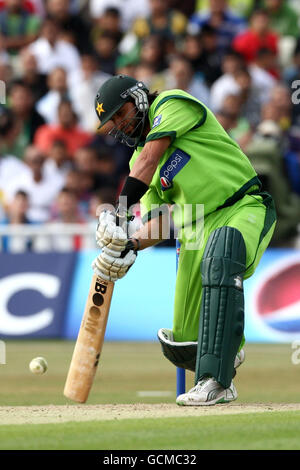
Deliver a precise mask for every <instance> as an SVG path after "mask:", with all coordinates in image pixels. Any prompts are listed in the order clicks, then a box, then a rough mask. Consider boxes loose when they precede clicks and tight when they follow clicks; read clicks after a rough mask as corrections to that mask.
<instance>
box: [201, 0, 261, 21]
mask: <svg viewBox="0 0 300 470" xmlns="http://www.w3.org/2000/svg"><path fill="white" fill-rule="evenodd" d="M258 1H259V0H228V7H229V9H230V10H231V11H232V12H233V13H234V14H235V15H238V16H239V17H241V18H245V19H246V18H248V17H249V15H250V14H251V12H252V10H253V9H254V7H255V5H256V4H257V2H258ZM208 7H209V0H198V1H197V3H196V10H197V12H198V13H199V14H200V13H201V14H203V13H205V12H206V10H207V9H208Z"/></svg>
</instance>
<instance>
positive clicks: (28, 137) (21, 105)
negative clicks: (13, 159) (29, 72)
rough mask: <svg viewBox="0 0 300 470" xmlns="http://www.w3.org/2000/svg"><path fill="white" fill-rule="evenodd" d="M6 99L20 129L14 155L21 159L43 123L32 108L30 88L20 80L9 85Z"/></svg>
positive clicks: (42, 119) (32, 98)
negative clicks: (16, 150)
mask: <svg viewBox="0 0 300 470" xmlns="http://www.w3.org/2000/svg"><path fill="white" fill-rule="evenodd" d="M8 98H9V104H10V108H11V110H12V111H13V113H14V115H15V117H16V120H17V124H18V125H19V129H20V131H19V134H18V136H17V145H18V153H17V154H15V155H16V156H17V157H19V158H23V153H24V151H25V149H26V147H27V145H29V144H31V143H32V142H33V140H34V137H35V133H36V131H37V129H38V128H39V127H40V126H42V125H43V124H45V121H44V118H43V117H42V116H41V115H40V114H39V113H38V112H37V111H36V109H35V108H34V97H33V94H32V91H31V88H30V87H29V86H28V85H26V84H25V83H24V82H23V81H22V80H15V81H13V82H12V83H11V84H10V88H9V93H8Z"/></svg>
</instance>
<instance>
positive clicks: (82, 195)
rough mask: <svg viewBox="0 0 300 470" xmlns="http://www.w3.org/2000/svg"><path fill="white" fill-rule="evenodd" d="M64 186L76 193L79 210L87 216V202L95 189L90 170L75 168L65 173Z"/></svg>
mask: <svg viewBox="0 0 300 470" xmlns="http://www.w3.org/2000/svg"><path fill="white" fill-rule="evenodd" d="M65 187H66V188H68V189H70V190H71V191H73V192H74V193H75V194H76V196H77V199H78V204H79V208H80V211H81V213H82V214H84V216H87V214H88V211H89V203H90V200H91V197H92V195H93V194H94V191H95V179H94V176H93V175H92V174H91V173H90V172H85V171H80V170H79V169H77V168H75V169H73V170H71V171H69V173H68V174H67V175H66V182H65Z"/></svg>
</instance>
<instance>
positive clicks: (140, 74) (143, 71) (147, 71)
mask: <svg viewBox="0 0 300 470" xmlns="http://www.w3.org/2000/svg"><path fill="white" fill-rule="evenodd" d="M133 76H134V78H136V79H137V80H139V81H141V82H143V83H145V85H146V86H147V87H148V88H149V90H150V91H151V92H152V91H155V90H154V89H153V87H152V83H153V82H154V81H155V67H154V66H153V65H151V64H146V63H139V64H138V65H137V66H136V67H135V71H134V75H133ZM154 86H155V85H154Z"/></svg>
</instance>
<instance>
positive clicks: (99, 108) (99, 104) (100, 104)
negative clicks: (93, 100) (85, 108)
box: [96, 103, 105, 116]
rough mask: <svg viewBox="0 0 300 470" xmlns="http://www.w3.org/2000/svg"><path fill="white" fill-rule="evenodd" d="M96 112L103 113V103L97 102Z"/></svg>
mask: <svg viewBox="0 0 300 470" xmlns="http://www.w3.org/2000/svg"><path fill="white" fill-rule="evenodd" d="M96 111H97V113H98V114H99V116H101V113H105V109H103V103H98V104H97V108H96Z"/></svg>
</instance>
